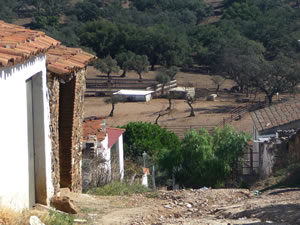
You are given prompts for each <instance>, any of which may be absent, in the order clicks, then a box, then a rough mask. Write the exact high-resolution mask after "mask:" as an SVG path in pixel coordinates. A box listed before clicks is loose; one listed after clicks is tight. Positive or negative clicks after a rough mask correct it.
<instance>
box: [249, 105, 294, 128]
mask: <svg viewBox="0 0 300 225" xmlns="http://www.w3.org/2000/svg"><path fill="white" fill-rule="evenodd" d="M251 117H252V119H253V122H254V125H255V127H256V129H257V130H258V131H262V130H267V129H270V128H274V127H278V126H281V125H284V124H287V123H290V122H293V121H296V120H300V101H299V100H292V101H288V102H285V103H281V104H276V105H272V106H270V107H266V108H264V109H260V110H256V111H254V112H252V113H251Z"/></svg>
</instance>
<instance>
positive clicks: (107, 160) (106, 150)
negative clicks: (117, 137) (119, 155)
mask: <svg viewBox="0 0 300 225" xmlns="http://www.w3.org/2000/svg"><path fill="white" fill-rule="evenodd" d="M101 144H102V146H103V149H104V150H102V152H101V153H102V156H103V158H104V159H105V163H103V168H105V170H106V171H107V172H108V177H109V180H111V160H110V148H108V135H107V134H106V136H105V139H104V140H103V141H102V142H101Z"/></svg>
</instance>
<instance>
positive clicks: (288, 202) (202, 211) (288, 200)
mask: <svg viewBox="0 0 300 225" xmlns="http://www.w3.org/2000/svg"><path fill="white" fill-rule="evenodd" d="M70 195H71V198H72V199H73V200H74V201H75V203H76V204H77V205H78V206H80V209H81V210H80V213H79V215H77V217H79V218H81V219H86V220H87V221H88V222H87V224H104V225H117V224H134V225H140V224H153V225H154V224H156V225H160V224H161V225H164V224H184V225H194V224H195V225H196V224H210V225H217V224H218V225H223V224H224V225H228V224H253V225H260V224H276V225H279V224H280V225H283V224H285V225H288V224H300V189H292V188H290V189H275V190H271V191H268V192H265V193H262V194H258V195H255V194H254V192H253V191H251V192H250V191H249V190H245V189H206V188H203V189H198V190H178V191H159V192H157V193H150V194H145V195H133V196H113V197H111V196H109V197H102V196H91V195H86V194H81V195H78V194H74V193H70Z"/></svg>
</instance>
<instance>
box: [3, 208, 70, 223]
mask: <svg viewBox="0 0 300 225" xmlns="http://www.w3.org/2000/svg"><path fill="white" fill-rule="evenodd" d="M31 216H37V217H38V218H39V219H40V220H41V221H42V223H44V224H45V225H72V224H73V223H74V217H73V216H72V215H69V214H61V213H58V212H56V211H54V210H50V211H49V212H48V213H47V212H44V211H42V212H41V211H37V210H25V211H23V212H17V211H14V210H12V209H10V208H5V207H1V208H0V224H5V225H15V224H18V225H27V224H29V220H30V217H31Z"/></svg>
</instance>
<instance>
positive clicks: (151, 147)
mask: <svg viewBox="0 0 300 225" xmlns="http://www.w3.org/2000/svg"><path fill="white" fill-rule="evenodd" d="M123 128H125V129H126V132H125V133H124V153H125V157H129V158H132V159H136V158H137V157H140V156H141V155H142V153H143V152H144V151H145V152H146V153H147V154H148V155H149V156H150V157H152V158H153V159H158V158H159V155H160V151H161V150H162V149H168V150H171V149H173V150H175V149H178V148H179V147H180V142H179V139H178V137H177V136H176V135H175V134H174V133H173V132H171V131H168V130H166V129H165V128H161V127H160V126H158V125H156V124H152V123H144V122H130V123H128V124H127V125H126V126H123Z"/></svg>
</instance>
